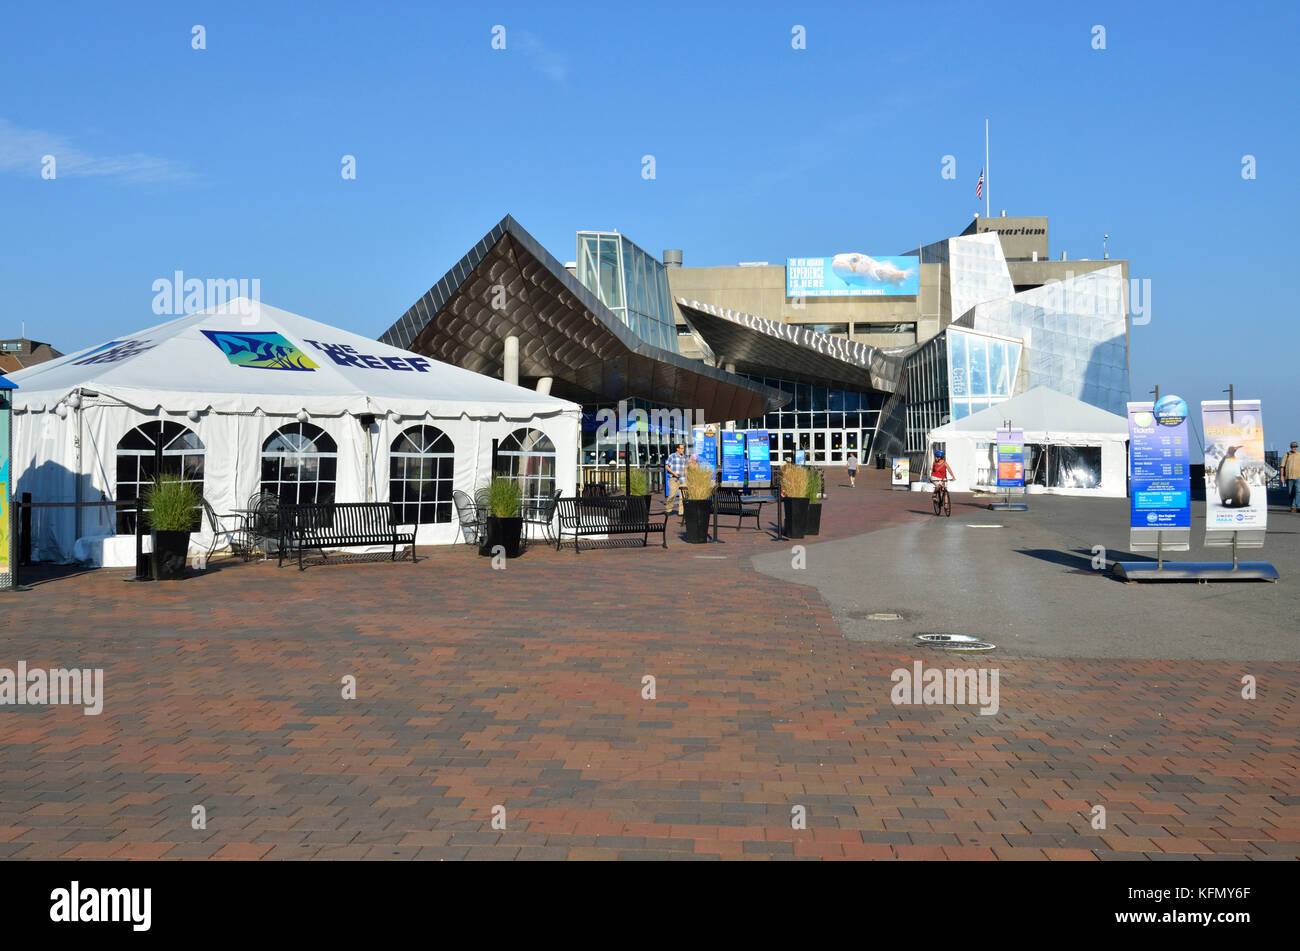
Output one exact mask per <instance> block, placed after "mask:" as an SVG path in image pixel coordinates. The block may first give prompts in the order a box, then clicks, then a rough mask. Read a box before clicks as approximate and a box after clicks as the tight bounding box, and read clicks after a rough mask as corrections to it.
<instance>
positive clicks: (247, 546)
mask: <svg viewBox="0 0 1300 951" xmlns="http://www.w3.org/2000/svg"><path fill="white" fill-rule="evenodd" d="M203 513H204V515H206V516H207V519H208V527H209V528H211V529H212V544H211V545H209V546H208V554H207V556H206V558H207V560H209V561H211V560H212V553H213V552H215V551H216V550H217V548H218V546H219V545H220V543H221V540H222V539H221V536H223V535H224V536H225V541H226V544H227V545H229V546H230V553H231V554H232V555H237V556H238V557H240V558H242V559H244V561H248V559H249V558H250V557H252V545H251V543H250V539H249V535H248V519H247V518H246V517H245V516H244V515H242V514H240V513H238V512H231V513H228V514H226V515H218V514H217V513H216V510H215V509H213V508H212V504H211V503H210V502H209V501H208V500H207V499H204V500H203ZM223 518H230V519H235V520H236V522H235V524H234V525H233V526H231V527H230V528H225V527H223V526H222V524H221V519H223Z"/></svg>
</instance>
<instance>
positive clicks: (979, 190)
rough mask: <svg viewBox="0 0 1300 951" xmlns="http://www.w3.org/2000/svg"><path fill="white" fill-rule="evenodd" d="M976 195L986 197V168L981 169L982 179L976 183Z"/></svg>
mask: <svg viewBox="0 0 1300 951" xmlns="http://www.w3.org/2000/svg"><path fill="white" fill-rule="evenodd" d="M975 197H976V198H983V197H984V169H980V180H979V181H978V182H976V183H975Z"/></svg>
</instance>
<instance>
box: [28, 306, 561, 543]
mask: <svg viewBox="0 0 1300 951" xmlns="http://www.w3.org/2000/svg"><path fill="white" fill-rule="evenodd" d="M12 379H13V382H14V383H16V384H17V385H18V387H19V388H18V389H17V390H15V391H14V395H15V401H14V416H13V421H14V459H13V471H14V476H15V482H16V484H15V486H14V492H15V493H16V494H17V493H25V492H26V493H31V495H32V501H34V502H74V501H80V502H97V501H105V500H107V501H115V500H131V499H135V498H138V497H139V494H140V492H141V490H142V488H143V486H145V485H147V484H149V483H150V482H151V481H152V479H153V478H154V476H155V475H156V474H157V472H158V470H161V471H163V472H170V473H173V474H180V475H182V477H183V478H185V479H186V480H191V481H195V482H201V483H202V491H203V495H204V497H205V498H206V499H207V501H208V502H209V504H210V505H211V506H212V508H213V509H214V510H215V511H216V512H217V513H229V512H232V511H234V510H236V509H238V508H241V507H245V506H247V504H248V502H249V500H250V499H251V498H252V497H253V496H255V495H256V494H257V493H259V492H261V491H269V492H272V493H274V494H276V495H277V496H279V497H280V499H281V501H282V502H293V501H299V502H313V501H329V500H334V501H339V502H350V501H394V502H397V503H399V518H401V520H402V521H404V522H407V523H409V524H413V525H418V529H417V541H418V542H419V543H420V544H439V543H450V542H452V541H455V540H456V538H457V533H458V530H459V525H458V524H457V521H456V513H455V507H454V506H453V505H452V499H451V492H452V490H453V489H460V490H462V491H464V492H466V493H469V494H470V495H472V494H473V492H474V490H475V489H476V488H477V487H478V486H479V485H481V484H482V483H484V482H486V481H487V479H488V478H489V477H490V476H491V473H492V469H493V453H494V450H495V451H496V452H497V456H496V466H497V468H498V470H503V471H509V472H512V473H514V474H518V475H523V476H526V477H527V480H526V483H525V486H526V488H525V491H526V493H527V495H529V496H541V495H544V494H548V493H549V492H551V491H553V490H554V489H557V488H558V489H563V490H564V491H565V494H570V493H571V492H572V491H573V487H574V485H575V484H576V479H577V456H578V440H579V431H580V426H581V416H582V410H581V407H580V406H578V405H577V404H576V403H571V402H568V401H566V400H561V399H556V398H553V397H550V396H543V395H541V394H539V393H536V392H534V391H532V390H529V389H526V388H523V387H519V386H514V385H512V384H509V383H506V382H504V381H502V380H497V379H493V378H491V377H487V376H482V375H480V374H477V373H473V372H471V371H469V370H464V369H461V368H459V367H454V366H449V365H447V364H445V363H438V362H436V361H434V360H430V359H428V358H427V357H421V356H419V355H417V354H414V353H411V352H409V351H405V350H399V349H397V348H396V347H390V346H387V345H386V344H382V343H379V342H377V341H375V340H370V339H367V338H365V337H361V336H358V335H357V334H352V333H348V332H347V331H344V330H339V329H337V328H334V327H330V326H327V325H326V324H321V323H317V322H316V321H314V320H308V319H307V318H305V317H299V316H297V315H295V314H290V313H287V312H285V311H283V310H278V309H277V308H274V307H270V306H268V305H266V304H262V303H260V302H257V301H251V300H248V299H246V298H239V299H236V300H233V301H230V302H229V303H227V304H225V305H223V306H221V307H218V308H214V309H212V310H208V311H204V312H202V313H197V314H192V315H189V316H186V317H180V318H177V319H175V320H172V321H169V322H167V323H163V324H159V325H158V326H155V327H151V328H150V329H148V330H143V331H140V332H139V333H135V334H131V335H130V336H125V337H120V338H117V339H114V340H111V341H109V342H107V343H105V344H102V345H100V346H98V347H94V348H92V349H90V350H83V351H81V352H79V353H75V354H72V355H71V356H66V357H61V358H59V359H58V360H53V361H50V362H49V363H43V364H40V365H38V366H35V367H32V368H30V369H27V370H22V371H19V372H17V373H14V374H12ZM124 517H125V516H123V515H120V514H119V515H115V514H114V510H113V508H112V507H110V506H103V507H96V508H78V509H72V508H64V509H53V508H47V509H36V510H35V511H34V514H33V519H32V535H33V551H32V554H33V557H34V558H36V559H37V560H57V561H68V560H74V559H75V560H79V561H89V562H91V563H102V564H116V565H128V564H134V537H133V536H128V535H127V534H126V529H125V527H124V523H123V521H122V520H123V518H124ZM223 527H225V526H224V525H223ZM114 536H116V537H114ZM212 538H213V534H212V532H211V530H210V527H209V524H208V521H207V520H206V519H205V520H204V524H203V528H202V531H201V532H200V533H198V534H196V535H195V536H194V537H193V538H192V540H191V546H192V548H191V550H192V551H198V550H203V551H206V550H207V549H208V547H209V544H210V543H211V541H212Z"/></svg>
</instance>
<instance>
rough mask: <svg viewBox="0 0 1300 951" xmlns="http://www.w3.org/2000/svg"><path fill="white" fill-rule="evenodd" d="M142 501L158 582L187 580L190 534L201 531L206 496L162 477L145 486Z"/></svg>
mask: <svg viewBox="0 0 1300 951" xmlns="http://www.w3.org/2000/svg"><path fill="white" fill-rule="evenodd" d="M142 501H143V502H144V507H145V508H146V509H149V513H148V518H149V534H150V538H151V540H152V542H153V554H152V555H151V556H150V564H151V566H152V568H153V576H154V579H155V580H158V581H174V580H175V579H177V578H183V577H185V566H186V564H187V563H188V562H189V554H190V532H192V531H194V530H195V529H196V528H198V527H199V526H198V522H199V514H198V510H199V507H200V506H202V504H203V496H202V495H201V494H200V492H199V489H198V486H196V485H195V484H194V483H193V482H183V481H181V480H180V479H178V478H176V477H175V476H159V477H158V478H157V479H156V480H155V481H154V483H153V484H152V485H150V486H146V487H145V490H144V496H143V499H142Z"/></svg>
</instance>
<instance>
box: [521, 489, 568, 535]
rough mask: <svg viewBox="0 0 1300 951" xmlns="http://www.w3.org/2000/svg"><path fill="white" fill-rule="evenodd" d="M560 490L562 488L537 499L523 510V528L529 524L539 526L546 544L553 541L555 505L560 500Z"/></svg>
mask: <svg viewBox="0 0 1300 951" xmlns="http://www.w3.org/2000/svg"><path fill="white" fill-rule="evenodd" d="M562 491H563V490H562V489H556V490H555V492H554V493H552V494H551V495H550V496H548V497H547V498H544V499H539V500H538V501H537V502H535V503H533V504H532V505H530V506H528V507H527V508H526V509H525V510H524V528H525V529H527V528H529V527H530V526H539V527H541V529H542V531H543V532H544V533H545V538H546V541H547V543H548V544H549V543H550V542H553V541H555V535H554V533H553V531H552V528H553V527H554V522H555V506H556V504H557V503H558V502H559V501H560V493H561V492H562Z"/></svg>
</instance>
